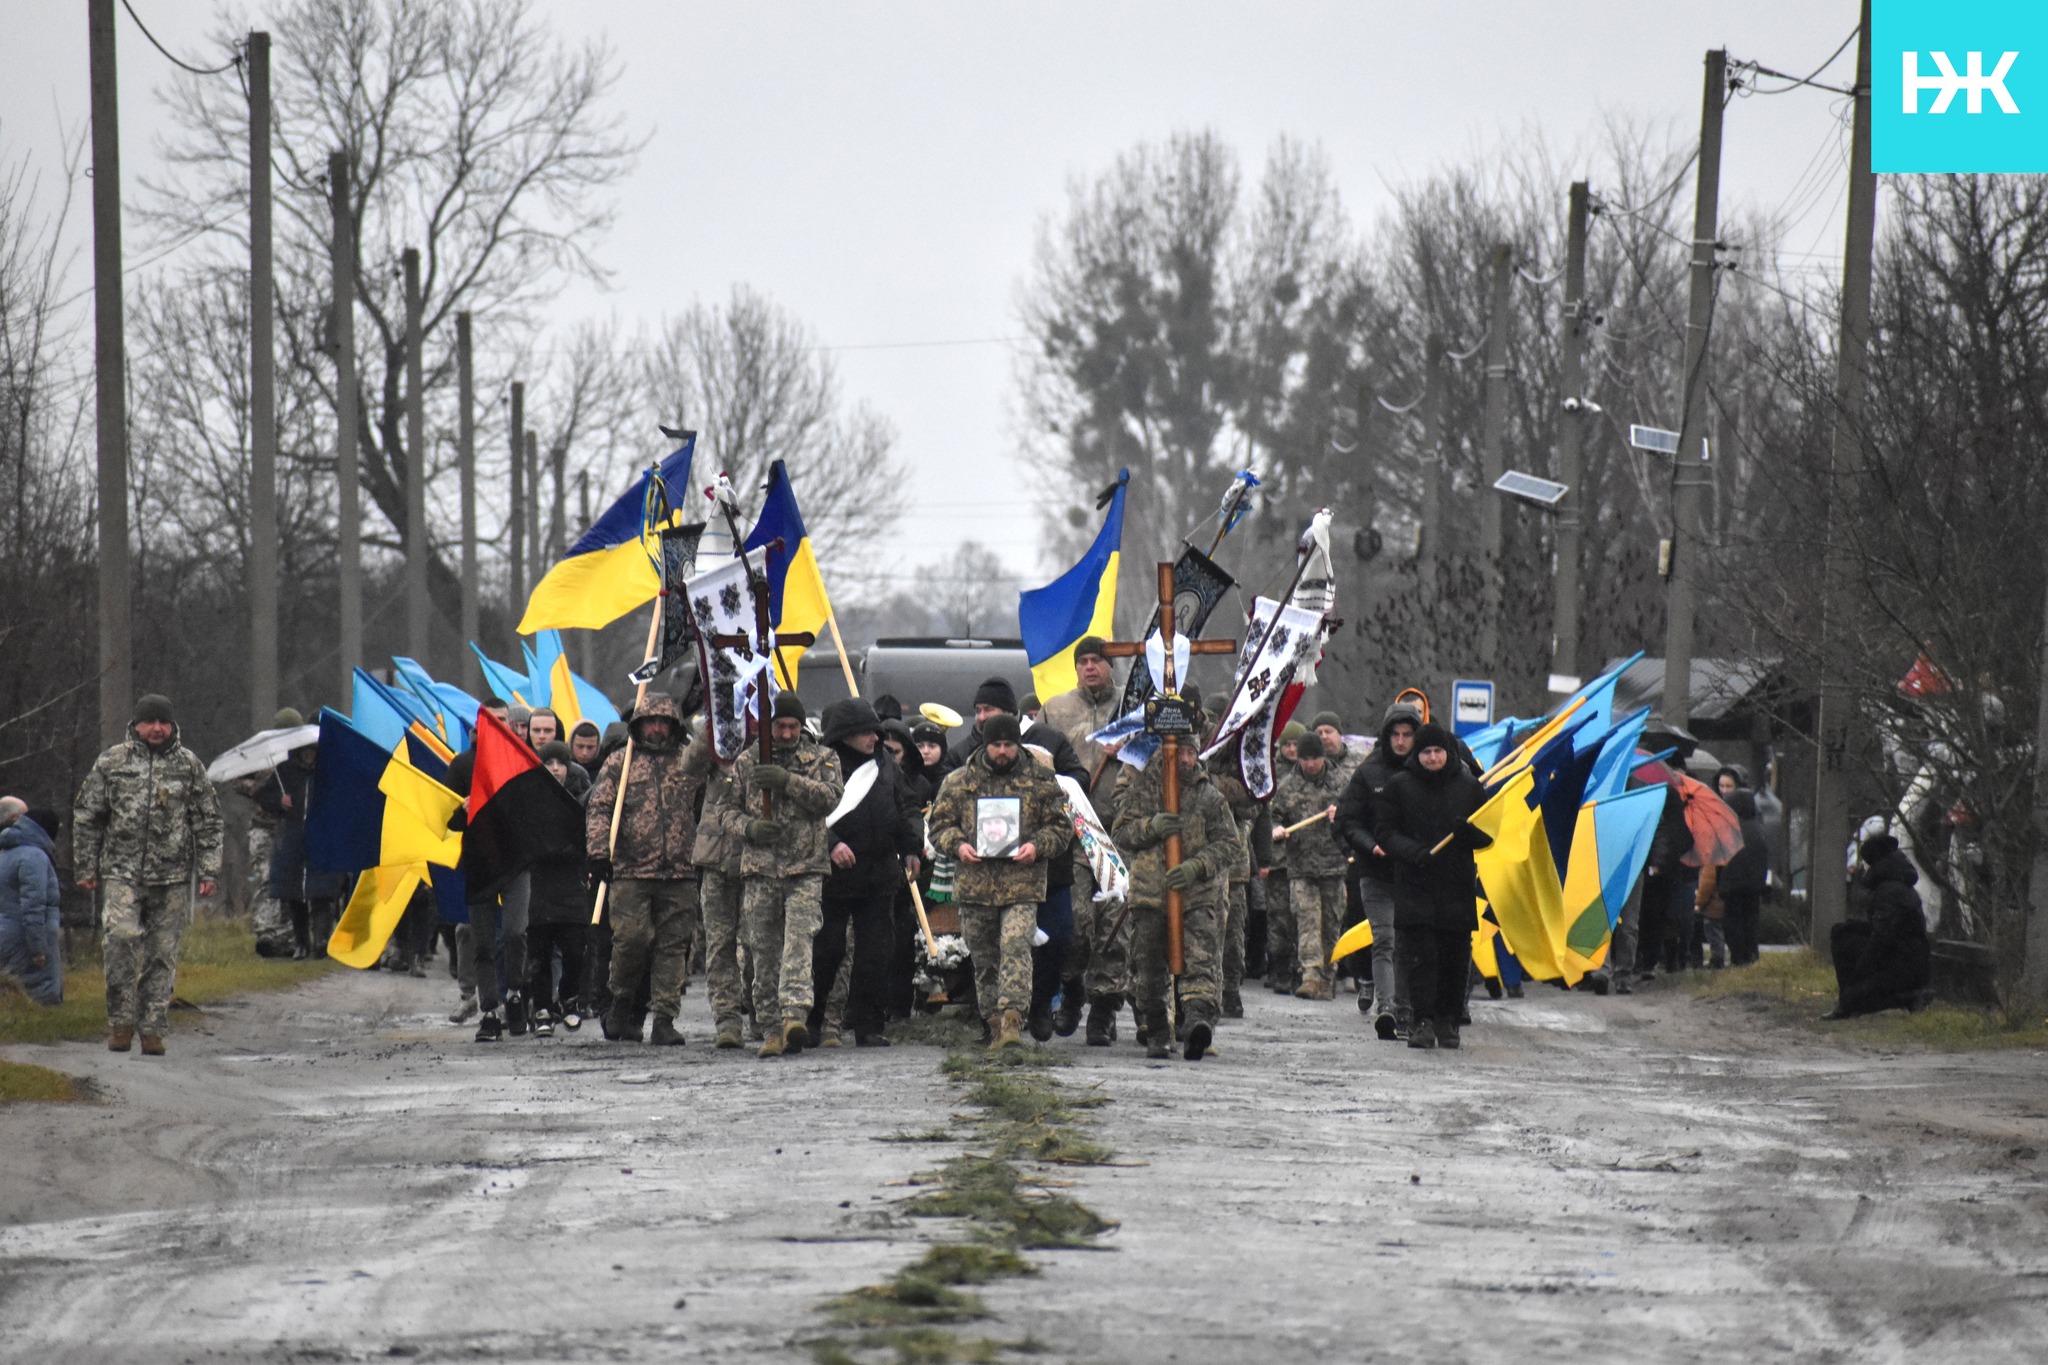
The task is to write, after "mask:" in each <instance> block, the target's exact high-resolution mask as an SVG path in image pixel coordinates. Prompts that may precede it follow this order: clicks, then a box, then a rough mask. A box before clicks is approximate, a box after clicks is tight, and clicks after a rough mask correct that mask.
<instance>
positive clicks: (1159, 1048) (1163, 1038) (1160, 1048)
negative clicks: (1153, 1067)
mask: <svg viewBox="0 0 2048 1365" xmlns="http://www.w3.org/2000/svg"><path fill="white" fill-rule="evenodd" d="M1140 1022H1141V1025H1142V1027H1143V1029H1144V1032H1145V1055H1146V1056H1147V1057H1148V1058H1150V1059H1151V1060H1153V1061H1155V1062H1163V1061H1165V1060H1166V1059H1167V1058H1169V1057H1171V1056H1172V1055H1173V1029H1172V1027H1171V1026H1170V1025H1168V1024H1167V1022H1166V1010H1165V1009H1164V1008H1163V1007H1162V1008H1160V1009H1157V1010H1154V1011H1152V1012H1151V1013H1149V1014H1147V1015H1146V1016H1145V1017H1144V1019H1143V1020H1142V1021H1140Z"/></svg>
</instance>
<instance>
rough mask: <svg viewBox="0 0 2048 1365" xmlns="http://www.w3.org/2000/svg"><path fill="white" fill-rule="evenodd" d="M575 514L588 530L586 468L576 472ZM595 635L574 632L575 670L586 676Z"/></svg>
mask: <svg viewBox="0 0 2048 1365" xmlns="http://www.w3.org/2000/svg"><path fill="white" fill-rule="evenodd" d="M576 514H577V516H579V517H580V518H581V520H580V521H578V522H577V523H576V524H577V525H578V526H581V527H583V528H584V529H585V530H588V529H589V528H590V471H589V470H588V469H584V470H579V471H578V472H577V474H576ZM563 548H564V550H566V549H567V547H566V546H564V547H563ZM595 635H596V632H594V631H588V630H579V631H577V632H576V671H577V672H578V673H581V674H582V675H583V676H584V677H586V678H588V677H590V676H591V675H592V674H593V673H594V672H596V670H595V669H594V668H592V667H591V663H590V650H591V645H592V642H593V640H594V638H595Z"/></svg>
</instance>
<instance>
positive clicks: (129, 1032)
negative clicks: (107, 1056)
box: [107, 1024, 135, 1052]
mask: <svg viewBox="0 0 2048 1365" xmlns="http://www.w3.org/2000/svg"><path fill="white" fill-rule="evenodd" d="M133 1046H135V1030H134V1029H133V1028H131V1027H130V1026H128V1025H127V1024H121V1025H118V1026H116V1027H115V1028H112V1029H110V1030H108V1032H107V1051H109V1052H126V1051H127V1050H128V1049H129V1048H131V1047H133Z"/></svg>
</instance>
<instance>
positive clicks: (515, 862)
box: [462, 711, 583, 900]
mask: <svg viewBox="0 0 2048 1365" xmlns="http://www.w3.org/2000/svg"><path fill="white" fill-rule="evenodd" d="M467 813H468V827H467V828H466V829H465V830H464V831H463V835H462V877H463V881H464V883H465V885H466V886H467V889H468V895H469V899H471V900H482V899H484V898H486V897H488V896H492V895H495V894H496V893H497V892H498V891H500V890H502V889H503V888H504V885H505V883H506V882H509V881H511V880H512V879H513V878H514V877H516V876H518V875H519V874H520V873H521V872H524V871H525V870H526V869H527V868H528V867H531V866H532V865H533V864H534V863H535V862H537V861H539V860H540V859H542V858H561V857H568V856H572V855H574V854H575V853H577V852H578V851H580V850H581V849H582V847H583V808H582V807H581V806H579V805H578V804H576V798H575V797H573V796H571V795H569V791H568V788H566V787H564V786H563V785H562V784H561V783H559V782H557V781H556V780H555V778H554V774H552V773H550V772H549V771H548V770H547V769H546V768H543V767H542V766H541V764H540V758H539V756H538V755H536V754H535V753H534V752H533V750H532V749H529V748H528V747H527V746H526V744H525V742H524V741H523V740H521V739H520V738H519V736H517V735H515V734H513V733H512V731H511V728H510V727H509V726H507V725H506V724H505V722H503V721H501V720H499V719H498V718H497V717H496V716H494V715H492V714H491V713H490V712H489V711H481V712H479V713H478V714H477V720H476V767H475V770H474V771H473V772H472V773H471V775H470V779H469V804H468V807H467Z"/></svg>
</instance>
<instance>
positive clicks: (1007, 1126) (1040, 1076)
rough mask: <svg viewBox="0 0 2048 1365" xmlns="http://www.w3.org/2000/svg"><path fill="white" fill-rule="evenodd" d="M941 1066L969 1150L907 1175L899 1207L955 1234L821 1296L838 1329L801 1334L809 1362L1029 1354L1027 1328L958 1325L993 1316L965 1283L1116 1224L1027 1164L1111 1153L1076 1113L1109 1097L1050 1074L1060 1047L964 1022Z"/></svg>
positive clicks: (1083, 1160)
mask: <svg viewBox="0 0 2048 1365" xmlns="http://www.w3.org/2000/svg"><path fill="white" fill-rule="evenodd" d="M961 1028H962V1030H963V1031H964V1032H965V1033H966V1034H967V1035H969V1036H968V1037H967V1038H966V1039H964V1040H963V1041H962V1042H961V1043H960V1044H956V1046H955V1047H954V1049H953V1051H951V1052H950V1053H949V1054H948V1055H947V1057H946V1060H945V1061H944V1062H943V1063H942V1064H941V1069H942V1071H943V1072H944V1074H945V1075H946V1076H947V1078H948V1079H950V1080H952V1081H953V1082H954V1083H955V1084H956V1085H959V1086H960V1087H962V1088H963V1090H964V1092H965V1093H964V1096H963V1098H964V1099H965V1100H966V1102H967V1103H968V1104H969V1105H970V1106H972V1108H973V1110H974V1111H975V1113H974V1115H973V1116H972V1117H962V1118H960V1119H958V1120H956V1123H957V1124H961V1125H965V1126H966V1127H967V1128H969V1129H970V1130H971V1133H972V1139H973V1145H974V1146H975V1147H976V1148H978V1149H980V1150H974V1151H969V1152H967V1153H965V1154H963V1155H961V1156H958V1157H954V1158H953V1159H952V1160H950V1161H947V1162H945V1163H944V1164H942V1165H941V1166H940V1167H939V1168H938V1169H937V1170H933V1171H922V1172H919V1173H918V1174H917V1175H916V1176H915V1177H913V1178H912V1180H911V1184H912V1185H914V1186H917V1187H919V1193H917V1194H915V1195H912V1196H911V1198H910V1199H909V1200H908V1201H907V1202H906V1203H905V1204H904V1206H903V1207H904V1209H905V1211H906V1212H908V1213H909V1214H910V1215H911V1216H912V1217H916V1218H954V1219H959V1220H960V1221H961V1223H962V1224H963V1225H964V1232H965V1236H964V1237H963V1238H961V1239H960V1240H957V1241H944V1242H936V1243H933V1244H932V1245H931V1246H928V1247H927V1248H925V1252H924V1254H923V1255H922V1256H920V1257H919V1258H918V1259H917V1260H915V1261H912V1262H911V1263H910V1264H909V1265H907V1266H905V1267H903V1269H901V1270H899V1271H897V1272H896V1273H895V1274H894V1275H891V1276H890V1277H889V1278H888V1279H887V1280H885V1281H883V1282H882V1283H881V1284H872V1285H866V1286H863V1287H862V1288H859V1289H856V1290H854V1291H853V1292H851V1293H848V1294H842V1295H840V1296H839V1297H838V1298H835V1299H832V1300H830V1301H829V1302H827V1303H826V1304H824V1305H823V1307H822V1308H821V1310H820V1311H822V1312H823V1313H825V1314H826V1315H827V1316H828V1317H829V1318H830V1320H831V1321H832V1323H833V1325H834V1326H835V1327H838V1328H840V1329H842V1330H843V1332H845V1333H847V1334H845V1335H834V1336H826V1337H819V1338H816V1339H813V1340H810V1341H806V1342H804V1343H803V1345H804V1346H805V1347H806V1348H807V1349H808V1350H809V1351H810V1353H811V1359H812V1360H813V1361H814V1362H815V1365H875V1363H876V1362H885V1361H886V1362H893V1363H894V1365H949V1362H985V1361H996V1360H1000V1359H1002V1358H1003V1357H1005V1356H1006V1355H1007V1356H1022V1355H1035V1354H1038V1353H1040V1352H1042V1351H1043V1350H1044V1349H1045V1347H1044V1346H1043V1344H1042V1343H1040V1342H1037V1341H1034V1340H1032V1339H1030V1338H1028V1337H1027V1338H1025V1339H1023V1340H1020V1341H999V1340H997V1339H995V1338H993V1337H989V1336H982V1335H970V1334H967V1333H965V1332H961V1331H957V1330H955V1327H956V1326H957V1325H959V1324H965V1323H969V1322H975V1321H979V1320H981V1319H985V1318H987V1317H989V1316H991V1313H990V1310H989V1309H988V1306H987V1305H986V1304H985V1303H984V1302H983V1301H982V1298H981V1296H980V1295H979V1294H975V1293H973V1292H971V1291H970V1289H969V1288H966V1287H965V1286H980V1285H986V1284H991V1283H993V1282H995V1281H997V1280H1003V1279H1012V1278H1018V1277H1023V1276H1031V1275H1036V1274H1038V1273H1039V1272H1038V1267H1036V1266H1035V1265H1033V1264H1032V1263H1031V1262H1030V1261H1028V1260H1026V1259H1025V1258H1024V1257H1023V1256H1022V1255H1021V1254H1020V1253H1022V1252H1024V1251H1035V1250H1048V1249H1066V1250H1073V1249H1092V1248H1093V1247H1094V1240H1095V1239H1096V1238H1098V1237H1100V1236H1101V1235H1102V1234H1103V1233H1105V1232H1108V1231H1109V1230H1110V1229H1111V1228H1113V1227H1114V1226H1115V1224H1113V1223H1110V1222H1108V1221H1107V1220H1106V1219H1104V1218H1102V1217H1101V1216H1100V1215H1098V1214H1096V1213H1095V1212H1094V1210H1092V1209H1090V1208H1088V1207H1087V1206H1086V1205H1084V1204H1082V1203H1080V1202H1079V1201H1078V1200H1076V1199H1073V1198H1072V1197H1070V1196H1068V1195H1066V1194H1064V1193H1062V1192H1061V1191H1060V1190H1059V1189H1058V1188H1056V1186H1058V1185H1061V1184H1063V1183H1064V1182H1060V1181H1055V1180H1052V1179H1050V1178H1049V1177H1048V1176H1045V1175H1039V1174H1033V1173H1032V1172H1031V1171H1030V1170H1028V1169H1027V1167H1026V1163H1028V1164H1029V1165H1031V1166H1046V1165H1086V1164H1099V1163H1102V1162H1106V1161H1108V1160H1109V1159H1110V1157H1111V1156H1112V1155H1113V1153H1112V1152H1111V1151H1110V1149H1109V1148H1108V1147H1106V1146H1104V1145H1103V1144H1101V1143H1099V1142H1096V1141H1094V1140H1093V1139H1091V1138H1089V1137H1087V1136H1086V1135H1085V1134H1084V1133H1083V1132H1082V1131H1081V1127H1082V1125H1084V1124H1085V1123H1086V1118H1085V1113H1086V1111H1088V1110H1090V1109H1094V1108H1097V1107H1099V1106H1101V1105H1103V1104H1106V1103H1108V1101H1107V1100H1105V1099H1103V1098H1101V1097H1099V1096H1089V1095H1074V1094H1071V1093H1069V1092H1068V1091H1067V1090H1066V1089H1065V1088H1063V1087H1062V1086H1061V1085H1060V1084H1059V1082H1058V1081H1057V1080H1056V1079H1055V1078H1054V1075H1053V1072H1054V1069H1055V1068H1057V1067H1061V1066H1064V1065H1066V1064H1067V1060H1068V1059H1067V1058H1066V1057H1065V1056H1064V1055H1062V1054H1061V1053H1059V1052H1056V1051H1054V1050H1052V1049H1050V1048H1038V1047H1025V1048H1006V1049H1004V1050H1003V1051H1001V1052H994V1053H992V1052H989V1051H987V1050H986V1049H984V1048H982V1047H981V1046H979V1044H978V1042H976V1041H975V1039H974V1037H973V1035H974V1033H975V1032H976V1031H975V1030H974V1029H973V1028H972V1026H971V1025H966V1024H962V1025H961ZM946 1136H952V1137H958V1136H959V1134H958V1132H952V1133H950V1134H949V1133H947V1132H946V1131H945V1130H933V1131H932V1132H930V1133H923V1134H906V1135H897V1136H896V1137H895V1138H894V1139H893V1140H896V1141H905V1140H909V1141H923V1140H936V1139H938V1138H941V1137H946Z"/></svg>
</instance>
